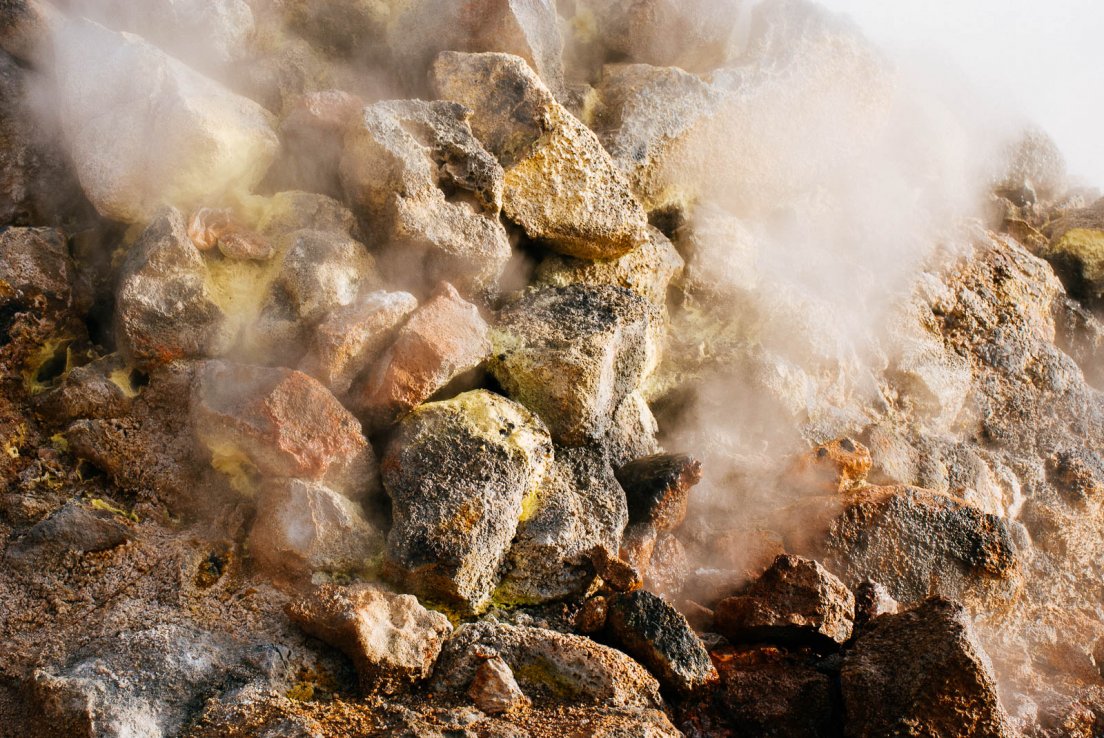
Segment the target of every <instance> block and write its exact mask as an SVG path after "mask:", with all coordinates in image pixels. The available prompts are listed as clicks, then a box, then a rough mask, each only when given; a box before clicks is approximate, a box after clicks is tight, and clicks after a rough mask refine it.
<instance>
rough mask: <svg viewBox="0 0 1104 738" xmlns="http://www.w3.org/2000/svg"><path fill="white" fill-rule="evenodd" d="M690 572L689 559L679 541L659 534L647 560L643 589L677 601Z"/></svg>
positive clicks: (668, 534)
mask: <svg viewBox="0 0 1104 738" xmlns="http://www.w3.org/2000/svg"><path fill="white" fill-rule="evenodd" d="M690 571H691V566H690V557H689V556H688V555H687V553H686V549H685V548H684V547H683V545H682V543H681V542H680V541H679V539H678V538H675V537H674V536H673V535H671V534H670V533H660V534H659V535H658V536H657V537H656V542H655V546H654V547H653V548H652V555H651V558H650V559H649V560H648V568H647V574H646V576H645V577H644V587H645V588H646V589H647V590H648V591H649V592H655V593H656V594H658V595H661V596H663V597H666V598H668V599H671V600H672V601H677V599H676V598H677V596H678V595H680V594H681V593H682V589H683V587H684V586H686V580H687V579H688V578H689V576H690Z"/></svg>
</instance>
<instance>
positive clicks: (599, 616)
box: [575, 595, 609, 634]
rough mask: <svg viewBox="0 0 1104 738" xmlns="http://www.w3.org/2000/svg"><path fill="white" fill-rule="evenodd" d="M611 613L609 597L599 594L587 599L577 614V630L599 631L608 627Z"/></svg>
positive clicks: (584, 631)
mask: <svg viewBox="0 0 1104 738" xmlns="http://www.w3.org/2000/svg"><path fill="white" fill-rule="evenodd" d="M608 614H609V599H608V598H606V597H604V596H602V595H597V596H595V597H591V598H589V599H587V600H586V601H585V602H584V603H583V606H582V607H581V608H579V612H578V613H577V614H576V615H575V630H577V631H579V632H580V633H586V634H590V633H597V632H598V631H600V630H602V628H605V627H606V616H607V615H608Z"/></svg>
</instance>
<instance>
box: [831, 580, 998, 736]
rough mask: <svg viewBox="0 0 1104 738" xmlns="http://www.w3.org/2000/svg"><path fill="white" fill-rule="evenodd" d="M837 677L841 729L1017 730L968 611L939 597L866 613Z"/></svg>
mask: <svg viewBox="0 0 1104 738" xmlns="http://www.w3.org/2000/svg"><path fill="white" fill-rule="evenodd" d="M840 682H841V685H842V689H843V701H844V709H845V711H846V713H845V714H846V716H847V720H846V724H845V726H844V733H845V735H847V736H854V737H855V738H867V737H869V738H873V737H874V736H884V735H898V734H902V733H907V734H909V735H927V736H947V737H948V738H949V737H950V736H961V735H970V736H979V737H980V736H985V737H991V738H1011V736H1014V735H1018V733H1017V731H1015V730H1014V729H1013V727H1012V725H1011V722H1010V720H1009V718H1008V715H1007V714H1006V713H1005V711H1004V708H1003V707H1002V706H1001V703H1000V698H999V697H998V695H997V684H996V678H995V676H994V674H993V667H992V664H991V663H990V662H989V657H988V656H987V655H986V654H985V651H984V649H983V648H982V646H981V643H980V642H979V641H978V638H977V634H976V633H975V631H974V627H973V623H972V622H971V620H970V616H969V615H968V614H967V612H966V610H965V609H964V608H963V607H962V606H961V605H958V604H955V603H953V602H950V601H948V600H945V599H941V598H938V597H933V598H931V599H928V600H925V601H924V602H923V603H922V604H920V605H919V606H917V607H916V608H914V609H912V610H909V611H906V612H902V613H899V614H885V615H881V616H879V617H876V618H874V619H873V620H872V621H870V623H869V624H867V626H866V627H865V628H864V629H863V631H862V633H861V634H860V635H859V637H858V639H857V640H856V641H855V645H854V647H853V648H851V649H850V650H849V651H847V653H846V654H845V655H844V659H843V669H842V671H841V673H840Z"/></svg>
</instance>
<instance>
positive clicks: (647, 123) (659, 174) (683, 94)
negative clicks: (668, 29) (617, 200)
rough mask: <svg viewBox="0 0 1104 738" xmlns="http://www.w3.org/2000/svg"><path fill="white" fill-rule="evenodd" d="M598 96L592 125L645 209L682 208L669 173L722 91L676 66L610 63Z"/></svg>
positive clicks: (718, 102) (681, 196) (678, 188)
mask: <svg viewBox="0 0 1104 738" xmlns="http://www.w3.org/2000/svg"><path fill="white" fill-rule="evenodd" d="M622 4H625V3H622ZM641 4H644V3H641ZM597 96H598V98H599V100H600V103H599V105H598V106H597V108H596V110H595V112H594V121H593V123H592V127H593V128H594V130H595V131H596V132H597V133H598V137H599V138H600V139H601V140H602V144H603V145H604V146H605V147H606V149H607V150H608V151H609V152H610V155H611V156H612V157H613V160H614V162H615V164H616V166H617V168H618V169H619V170H620V171H621V172H622V173H623V174H624V176H625V178H626V179H627V180H628V182H629V185H630V186H631V187H632V190H633V193H634V194H636V196H637V197H638V198H640V201H641V203H643V205H644V207H645V208H646V209H647V210H648V211H649V212H662V211H665V210H669V209H672V208H682V209H684V208H686V207H687V206H688V205H689V204H690V203H689V201H688V199H687V194H686V193H685V192H684V191H683V188H682V187H681V186H680V182H679V179H678V177H677V176H673V175H675V173H676V172H677V167H678V166H679V165H680V163H682V164H685V158H686V156H687V155H688V154H690V153H692V148H691V147H692V146H693V145H694V144H693V142H694V140H695V133H696V130H697V129H698V128H701V127H703V126H704V125H705V124H706V122H707V121H708V119H709V117H710V115H711V114H714V113H716V112H717V111H718V110H719V109H721V106H722V105H723V103H724V95H723V93H722V92H721V91H720V90H719V89H717V88H716V87H713V86H712V85H710V84H709V83H707V82H705V81H703V80H702V79H701V78H700V77H698V76H697V75H694V74H690V73H689V72H686V71H683V69H679V68H677V67H673V66H672V67H665V66H649V65H647V64H612V65H608V66H606V67H605V68H604V69H603V70H602V78H601V81H600V82H599V83H598V88H597ZM656 100H662V101H663V104H662V105H656V104H655V101H656Z"/></svg>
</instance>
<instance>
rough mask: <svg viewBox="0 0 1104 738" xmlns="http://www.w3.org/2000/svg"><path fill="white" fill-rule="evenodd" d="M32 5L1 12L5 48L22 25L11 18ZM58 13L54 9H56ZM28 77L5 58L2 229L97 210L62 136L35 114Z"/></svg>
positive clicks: (0, 68) (0, 93) (0, 126)
mask: <svg viewBox="0 0 1104 738" xmlns="http://www.w3.org/2000/svg"><path fill="white" fill-rule="evenodd" d="M30 5H31V4H30V3H24V2H22V0H21V1H20V2H9V3H7V4H6V5H5V10H3V11H0V47H3V46H5V45H6V43H5V42H6V33H7V32H8V31H9V30H10V29H11V28H13V27H14V26H15V25H16V24H18V23H19V22H20V21H19V19H17V18H12V17H11V14H13V13H18V12H19V9H18V8H16V9H15V10H7V9H8V8H11V7H12V6H19V7H22V8H27V7H30ZM51 7H52V6H51ZM33 92H34V87H33V83H32V81H31V79H30V77H29V74H28V72H27V71H26V70H25V69H24V68H22V67H20V66H19V65H18V64H17V63H16V62H15V60H14V59H12V58H11V57H9V56H8V55H7V54H5V53H3V52H0V228H2V227H4V226H9V225H17V226H34V225H47V224H49V225H56V224H58V223H61V222H63V220H67V219H69V218H72V217H73V215H74V214H79V215H81V216H84V215H85V214H86V213H87V212H88V211H90V210H91V207H89V206H88V204H87V202H86V201H85V200H84V197H83V195H82V193H81V190H80V185H79V184H78V183H77V179H76V176H75V175H74V174H73V172H72V168H71V166H70V165H69V163H68V162H66V161H65V158H64V155H63V154H62V152H61V151H59V150H58V149H59V147H58V146H57V144H56V142H54V141H53V140H52V139H53V138H54V137H55V136H56V135H57V134H56V131H54V130H53V128H52V127H50V126H48V125H44V123H43V121H42V120H41V118H42V116H41V115H39V114H36V113H35V112H34V110H35V109H34V106H33V104H32V103H33V98H32V97H31V96H32V94H33Z"/></svg>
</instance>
